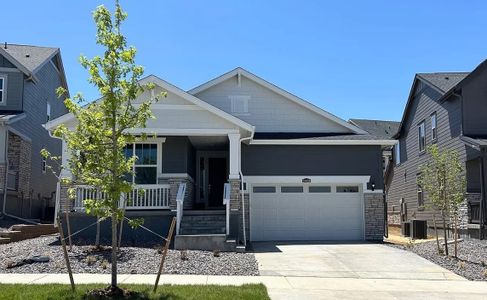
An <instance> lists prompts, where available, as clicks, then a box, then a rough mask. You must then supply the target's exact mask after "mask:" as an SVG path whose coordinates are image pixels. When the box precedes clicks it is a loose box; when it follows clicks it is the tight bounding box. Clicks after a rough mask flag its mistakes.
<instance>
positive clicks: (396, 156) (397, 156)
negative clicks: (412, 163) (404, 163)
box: [394, 141, 401, 166]
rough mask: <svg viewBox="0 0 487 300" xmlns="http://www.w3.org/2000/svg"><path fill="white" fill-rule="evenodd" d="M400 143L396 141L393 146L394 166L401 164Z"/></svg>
mask: <svg viewBox="0 0 487 300" xmlns="http://www.w3.org/2000/svg"><path fill="white" fill-rule="evenodd" d="M400 145H401V143H400V142H399V141H397V144H396V145H395V146H394V159H395V160H396V166H397V165H400V164H401V146H400Z"/></svg>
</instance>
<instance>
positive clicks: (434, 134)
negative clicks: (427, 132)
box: [431, 112, 438, 141]
mask: <svg viewBox="0 0 487 300" xmlns="http://www.w3.org/2000/svg"><path fill="white" fill-rule="evenodd" d="M437 134H438V133H437V129H436V112H435V113H433V114H432V115H431V140H433V141H436V138H437Z"/></svg>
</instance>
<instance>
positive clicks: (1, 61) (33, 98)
mask: <svg viewBox="0 0 487 300" xmlns="http://www.w3.org/2000/svg"><path fill="white" fill-rule="evenodd" d="M61 86H62V87H64V88H67V84H66V77H65V74H64V69H63V63H62V60H61V53H60V50H59V49H58V48H50V47H38V46H27V45H15V44H7V43H5V44H3V45H1V46H0V203H1V205H2V206H1V211H2V214H3V215H10V216H15V217H22V218H29V219H43V218H46V217H48V215H49V214H52V213H53V211H54V201H53V199H54V197H53V195H54V192H55V190H56V181H57V180H56V177H55V176H53V174H52V173H51V172H49V171H48V170H47V167H46V162H45V160H43V158H42V157H41V155H40V151H41V149H43V148H46V149H47V150H48V151H50V152H51V153H53V154H54V155H60V154H61V142H60V141H59V140H57V139H54V138H51V137H50V136H49V133H48V132H46V130H45V129H44V128H43V124H44V123H46V122H47V121H49V120H50V119H53V118H56V117H58V116H61V115H64V114H65V113H66V108H65V107H64V104H63V102H62V101H60V100H59V99H58V97H57V95H56V89H57V88H58V87H61ZM49 207H51V208H50V209H49ZM51 218H52V216H51Z"/></svg>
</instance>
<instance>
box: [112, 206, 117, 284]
mask: <svg viewBox="0 0 487 300" xmlns="http://www.w3.org/2000/svg"><path fill="white" fill-rule="evenodd" d="M116 286H117V213H116V210H113V212H112V288H114V287H116Z"/></svg>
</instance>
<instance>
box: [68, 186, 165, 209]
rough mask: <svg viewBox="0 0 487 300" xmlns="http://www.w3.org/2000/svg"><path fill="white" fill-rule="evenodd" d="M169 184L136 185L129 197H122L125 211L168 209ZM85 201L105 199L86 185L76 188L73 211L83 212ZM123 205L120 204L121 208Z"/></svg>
mask: <svg viewBox="0 0 487 300" xmlns="http://www.w3.org/2000/svg"><path fill="white" fill-rule="evenodd" d="M169 190H170V186H169V184H147V185H136V186H135V188H134V190H133V191H132V192H131V193H130V194H129V195H123V196H122V199H123V198H126V199H127V202H126V203H125V208H126V209H127V210H141V209H168V208H169ZM87 199H97V200H102V199H105V193H103V192H100V191H98V190H97V189H95V188H93V187H91V186H88V185H78V186H76V196H75V199H74V207H73V208H74V210H84V204H83V203H84V201H85V200H87ZM122 205H123V203H120V207H122Z"/></svg>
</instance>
